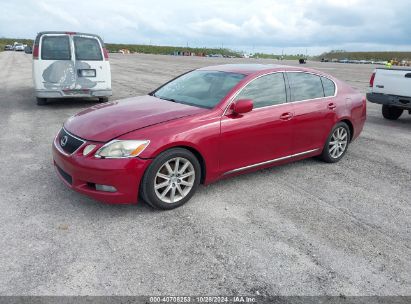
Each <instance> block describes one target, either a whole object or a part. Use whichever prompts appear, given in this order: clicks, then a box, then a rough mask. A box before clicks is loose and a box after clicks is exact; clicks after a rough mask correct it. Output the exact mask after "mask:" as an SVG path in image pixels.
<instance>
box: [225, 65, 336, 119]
mask: <svg viewBox="0 0 411 304" xmlns="http://www.w3.org/2000/svg"><path fill="white" fill-rule="evenodd" d="M276 73H285V74H287V73H305V74H312V75H316V76H319V77H324V78H327V79H329V80H331V81H332V82H333V83H334V86H335V90H334V95H333V96H326V97H325V96H324V97H317V98H312V99H303V100H295V101H287V102H284V103H279V104H275V105H270V106H265V107H261V108H255V109H253V111H257V110H259V109H266V108H269V107H277V106H281V105H285V104H293V103H299V102H304V101H311V100H319V99H328V98H334V97H336V96H337V93H338V86H337V83H336V82H335V81H334V80H333V79H331V78H330V77H328V76H325V75H320V74H318V73H314V72H310V71H286V70H280V71H274V72H268V73H265V74H262V75H259V76H257V77H256V78H253V79H250V80H249V81H248V82H246V83H245V84H244V85H243V86H242V87H241V88H240V89H239V90H238V91H237V92H236V93H235V94H234V95H233V96H232V97H231V98H230V100H229V102H228V105H227V106H226V107H225V109H224V112H223V115H222V116H225V115H226V114H227V110H228V109H229V108H230V106H231V104H232V103H233V102H234V99H236V97H237V96H238V95H239V94H240V93H241V91H242V90H244V88H245V87H246V86H247V85H249V84H250V83H251V82H253V81H254V80H257V79H259V78H260V77H264V76H267V75H271V74H276ZM285 77H287V76H285ZM287 82H288V83H289V81H288V78H287ZM321 84H322V82H321ZM285 85H286V86H287V83H285ZM288 88H289V90H290V91H291V88H290V87H289V86H288ZM323 90H324V87H323ZM290 93H291V92H290ZM290 97H291V95H290Z"/></svg>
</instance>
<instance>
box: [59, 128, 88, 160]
mask: <svg viewBox="0 0 411 304" xmlns="http://www.w3.org/2000/svg"><path fill="white" fill-rule="evenodd" d="M61 130H64V132H66V133H67V134H69V135H70V136H73V137H74V138H75V139H77V140H79V141H82V142H83V143H82V144H81V145H80V146H79V147H78V148H77V149H76V150H75V151H73V153H71V154H68V153H67V152H65V151H64V150H62V149H61V147H60V146H59V144H58V143H57V137H58V136H59V134H60V131H61ZM61 130H60V131H59V132H58V133H57V135H56V137H55V138H54V146H55V147H56V148H57V150H59V152H60V153H61V154H63V155H65V156H71V155H73V154H74V153H76V152H77V151H78V150H80V148H81V147H82V146H84V144H85V143H86V141H85V140H84V139H82V138H79V137H77V136H75V135H73V134H72V133H70V132H69V131H67V130H66V129H65V128H64V127H62V128H61Z"/></svg>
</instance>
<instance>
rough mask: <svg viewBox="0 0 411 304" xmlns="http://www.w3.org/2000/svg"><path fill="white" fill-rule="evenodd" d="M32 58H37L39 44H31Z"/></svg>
mask: <svg viewBox="0 0 411 304" xmlns="http://www.w3.org/2000/svg"><path fill="white" fill-rule="evenodd" d="M33 59H39V46H38V45H34V46H33Z"/></svg>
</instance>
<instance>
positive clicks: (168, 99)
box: [153, 95, 180, 103]
mask: <svg viewBox="0 0 411 304" xmlns="http://www.w3.org/2000/svg"><path fill="white" fill-rule="evenodd" d="M153 96H154V97H157V98H160V99H163V100H167V101H171V102H177V103H179V102H180V101H178V100H175V99H173V98H167V97H160V96H156V95H153Z"/></svg>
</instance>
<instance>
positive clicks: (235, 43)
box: [0, 0, 411, 54]
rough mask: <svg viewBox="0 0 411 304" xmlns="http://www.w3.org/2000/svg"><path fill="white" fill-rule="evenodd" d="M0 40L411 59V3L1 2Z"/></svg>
mask: <svg viewBox="0 0 411 304" xmlns="http://www.w3.org/2000/svg"><path fill="white" fill-rule="evenodd" d="M0 5H1V10H0V37H19V38H34V36H35V34H36V33H37V32H39V31H43V30H70V31H82V32H92V33H96V34H100V35H101V36H102V37H103V39H104V40H105V41H106V42H113V43H138V44H150V43H151V44H155V45H178V46H186V45H187V44H188V45H189V46H194V47H198V46H200V47H203V46H206V47H221V46H222V45H223V46H224V47H229V48H232V49H236V50H243V51H245V52H252V51H255V52H257V51H264V52H266V53H276V54H279V53H281V52H282V51H283V49H284V52H285V53H305V52H306V50H307V51H308V53H309V54H319V53H321V52H323V51H327V50H332V49H345V50H407V51H411V21H410V13H411V0H390V1H388V0H378V1H377V0H373V1H371V0H318V1H317V0H288V1H278V0H201V1H198V0H190V1H183V0H174V1H173V0H168V1H166V0H164V1H163V0H149V1H147V0H145V1H143V0H141V1H140V0H124V1H123V0H115V1H113V0H111V1H104V0H81V1H78V0H71V1H63V0H53V1H47V0H34V1H31V0H26V1H20V0H14V1H8V0H0Z"/></svg>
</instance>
